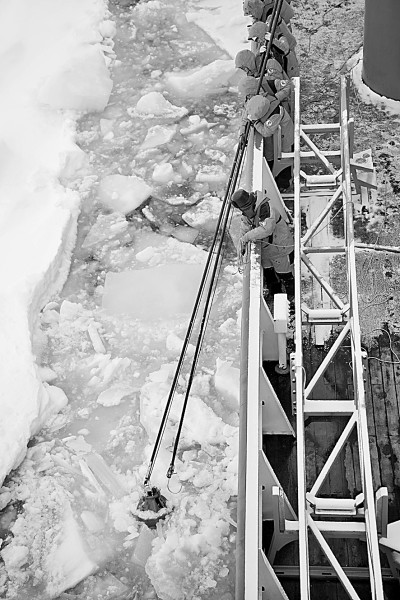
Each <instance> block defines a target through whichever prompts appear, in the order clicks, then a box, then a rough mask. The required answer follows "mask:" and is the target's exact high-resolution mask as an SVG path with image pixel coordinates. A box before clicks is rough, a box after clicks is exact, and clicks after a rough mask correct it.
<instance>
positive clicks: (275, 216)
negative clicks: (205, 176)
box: [231, 188, 294, 298]
mask: <svg viewBox="0 0 400 600" xmlns="http://www.w3.org/2000/svg"><path fill="white" fill-rule="evenodd" d="M231 204H232V206H234V207H235V208H238V209H239V210H240V212H241V213H242V218H241V223H240V236H241V237H240V240H239V242H240V245H241V247H242V246H243V245H244V244H246V243H247V242H254V241H258V240H259V241H261V265H262V267H263V275H264V287H267V288H268V291H269V292H270V294H272V295H273V294H278V293H281V292H282V291H283V287H282V286H284V290H285V292H286V293H287V295H288V296H289V297H290V298H292V297H293V296H294V278H293V261H294V239H293V233H292V230H291V228H290V227H289V225H288V224H287V223H286V222H285V221H284V220H283V219H282V217H281V215H280V214H279V213H278V212H277V211H276V210H275V209H274V208H273V207H271V206H270V204H269V199H268V198H267V197H266V198H264V199H263V201H262V202H261V203H260V205H259V206H258V207H257V206H256V204H257V194H256V193H255V192H251V193H249V192H247V191H246V190H244V189H242V188H239V189H238V190H236V192H235V193H234V194H232V197H231Z"/></svg>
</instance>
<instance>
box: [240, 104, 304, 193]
mask: <svg viewBox="0 0 400 600" xmlns="http://www.w3.org/2000/svg"><path fill="white" fill-rule="evenodd" d="M245 108H246V113H247V118H248V119H249V120H250V121H251V122H252V123H253V125H254V128H255V129H256V131H258V132H259V133H260V134H261V135H262V136H263V138H264V156H265V158H266V160H267V162H268V164H269V166H270V168H271V169H272V167H273V164H274V163H273V161H274V143H273V138H272V136H273V135H274V133H275V132H276V131H277V130H278V127H280V128H281V145H282V151H283V152H291V151H292V149H293V143H294V126H293V121H292V119H291V117H290V115H289V113H288V112H287V110H285V109H284V108H283V106H281V105H280V103H279V100H277V99H275V100H272V101H271V97H265V96H262V95H260V94H258V95H256V96H253V97H252V98H250V100H249V101H248V102H247V103H246V107H245ZM291 178H292V169H291V167H286V168H285V169H283V170H282V171H281V172H280V173H279V174H278V175H277V177H276V178H275V180H276V183H277V185H278V187H279V189H280V190H281V191H283V190H287V189H288V188H289V187H290V181H291Z"/></svg>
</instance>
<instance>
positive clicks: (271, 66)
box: [263, 58, 294, 115]
mask: <svg viewBox="0 0 400 600" xmlns="http://www.w3.org/2000/svg"><path fill="white" fill-rule="evenodd" d="M285 75H286V74H285V73H284V71H283V70H282V68H281V66H280V64H279V63H278V61H276V60H275V59H274V58H269V59H268V60H267V64H266V69H265V75H264V77H263V86H265V85H266V84H268V87H269V88H270V89H271V91H272V93H273V94H274V95H275V96H276V97H277V98H278V99H279V100H280V101H281V103H282V106H283V108H285V109H286V110H287V112H288V113H289V115H292V112H293V100H294V98H293V89H294V87H293V83H292V80H291V79H289V78H287V76H286V77H285ZM264 82H265V83H264Z"/></svg>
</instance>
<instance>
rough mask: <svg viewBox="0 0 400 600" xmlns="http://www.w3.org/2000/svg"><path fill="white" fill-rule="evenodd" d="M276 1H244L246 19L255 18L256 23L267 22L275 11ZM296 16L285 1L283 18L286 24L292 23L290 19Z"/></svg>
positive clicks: (284, 0)
mask: <svg viewBox="0 0 400 600" xmlns="http://www.w3.org/2000/svg"><path fill="white" fill-rule="evenodd" d="M274 4H275V2H274V0H265V2H262V0H244V2H243V14H244V16H245V17H253V19H254V20H255V21H264V22H265V21H266V19H267V17H268V15H270V14H271V13H272V11H273V9H274ZM293 16H294V10H293V8H292V7H291V6H290V4H289V3H288V2H287V1H286V0H283V3H282V9H281V17H282V19H283V20H284V21H285V22H286V23H290V19H292V17H293Z"/></svg>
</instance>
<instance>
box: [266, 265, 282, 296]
mask: <svg viewBox="0 0 400 600" xmlns="http://www.w3.org/2000/svg"><path fill="white" fill-rule="evenodd" d="M268 293H269V294H271V296H273V295H274V294H281V293H282V283H281V281H280V279H279V278H278V276H277V274H276V273H275V269H274V268H272V267H271V268H269V269H264V295H267V294H268Z"/></svg>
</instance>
